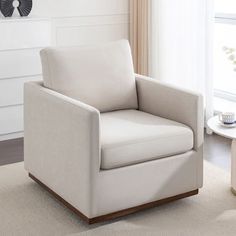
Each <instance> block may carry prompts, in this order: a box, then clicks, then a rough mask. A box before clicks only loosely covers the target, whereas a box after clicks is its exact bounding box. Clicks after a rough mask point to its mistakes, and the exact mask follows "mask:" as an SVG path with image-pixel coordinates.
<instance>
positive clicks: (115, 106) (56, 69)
mask: <svg viewBox="0 0 236 236" xmlns="http://www.w3.org/2000/svg"><path fill="white" fill-rule="evenodd" d="M40 54H41V61H42V68H43V79H44V86H45V87H47V88H50V89H52V90H55V91H57V92H59V93H62V94H64V95H66V96H69V97H71V98H74V99H77V100H80V101H82V102H84V103H87V104H89V105H91V106H94V107H95V108H97V109H98V110H100V111H101V112H107V111H113V110H120V109H136V108H137V107H138V102H137V93H136V85H135V74H134V69H133V62H132V56H131V50H130V46H129V43H128V41H127V40H120V41H116V42H111V43H107V44H102V45H93V46H82V47H70V48H46V49H43V50H42V51H41V53H40Z"/></svg>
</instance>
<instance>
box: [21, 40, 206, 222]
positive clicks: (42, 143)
mask: <svg viewBox="0 0 236 236" xmlns="http://www.w3.org/2000/svg"><path fill="white" fill-rule="evenodd" d="M41 57H42V65H43V76H44V82H30V83H26V84H25V92H24V96H25V98H24V99H25V106H24V107H25V114H24V116H25V141H24V143H25V168H26V170H27V171H28V172H29V175H30V177H32V178H33V179H34V180H35V181H37V182H38V183H40V184H41V185H42V186H44V187H45V188H47V189H48V190H49V191H50V192H51V193H53V194H54V195H55V196H56V197H57V198H58V199H59V200H61V201H62V202H63V203H64V204H66V205H67V206H68V207H70V208H71V209H72V210H73V211H75V212H76V213H77V214H79V215H80V216H81V217H82V218H83V219H85V220H86V221H87V222H88V223H95V222H99V221H103V220H108V219H111V218H114V217H118V216H122V215H126V214H130V213H132V212H135V211H138V210H141V209H144V208H148V207H153V206H156V205H159V204H162V203H165V202H169V201H173V200H175V199H179V198H183V197H187V196H191V195H194V194H197V192H198V189H199V188H200V187H201V186H202V176H203V172H202V171H203V167H202V164H203V152H202V151H203V147H202V146H203V101H202V96H201V95H199V94H196V93H193V92H190V91H185V90H182V89H179V88H175V87H172V86H169V85H166V84H164V83H161V82H158V81H156V80H154V79H151V78H147V77H144V76H140V75H136V76H135V74H134V72H133V66H132V59H131V53H130V48H129V45H128V42H127V41H125V40H122V41H118V42H114V43H109V44H105V45H100V46H91V47H75V48H49V49H44V50H43V51H42V53H41Z"/></svg>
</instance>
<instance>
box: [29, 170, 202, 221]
mask: <svg viewBox="0 0 236 236" xmlns="http://www.w3.org/2000/svg"><path fill="white" fill-rule="evenodd" d="M29 177H30V178H32V179H33V180H34V181H35V182H37V183H38V184H39V185H41V186H42V187H43V188H44V189H46V190H47V191H48V192H49V193H51V194H52V195H53V196H54V197H55V198H56V199H57V200H59V201H60V202H61V203H63V204H64V205H65V206H66V207H68V208H69V209H70V210H72V211H73V212H74V213H75V214H77V215H78V216H79V217H81V218H82V219H83V220H85V221H86V222H87V223H88V224H94V223H98V222H103V221H107V220H111V219H114V218H118V217H121V216H125V215H129V214H132V213H135V212H138V211H141V210H144V209H148V208H153V207H156V206H160V205H162V204H165V203H168V202H172V201H175V200H178V199H181V198H186V197H190V196H193V195H196V194H198V189H196V190H193V191H191V192H187V193H183V194H179V195H176V196H173V197H168V198H165V199H161V200H158V201H155V202H150V203H146V204H143V205H139V206H136V207H131V208H128V209H124V210H121V211H117V212H113V213H110V214H107V215H102V216H97V217H94V218H88V217H87V216H85V215H84V214H83V213H81V212H80V211H79V210H78V209H76V208H75V207H73V206H72V205H71V204H70V203H68V202H67V201H66V200H64V199H63V198H62V197H60V196H59V195H58V194H57V193H55V192H54V191H52V190H51V189H50V188H49V187H47V186H46V185H45V184H43V183H42V182H41V181H40V180H38V179H37V178H35V177H34V176H33V175H32V174H30V173H29Z"/></svg>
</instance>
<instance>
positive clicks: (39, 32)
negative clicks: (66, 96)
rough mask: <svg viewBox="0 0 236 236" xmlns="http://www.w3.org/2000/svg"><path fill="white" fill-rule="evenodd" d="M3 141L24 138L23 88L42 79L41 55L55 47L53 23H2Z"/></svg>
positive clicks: (0, 111) (0, 94) (38, 20)
mask: <svg viewBox="0 0 236 236" xmlns="http://www.w3.org/2000/svg"><path fill="white" fill-rule="evenodd" d="M0 32H1V36H0V141H1V140H4V139H10V138H17V137H20V136H22V135H23V130H24V129H23V85H24V82H27V81H34V80H38V79H40V78H41V74H42V67H41V61H40V55H39V51H40V50H41V49H42V48H44V47H47V46H50V45H51V40H52V37H51V33H52V30H51V19H49V18H38V17H25V18H14V17H13V18H1V19H0Z"/></svg>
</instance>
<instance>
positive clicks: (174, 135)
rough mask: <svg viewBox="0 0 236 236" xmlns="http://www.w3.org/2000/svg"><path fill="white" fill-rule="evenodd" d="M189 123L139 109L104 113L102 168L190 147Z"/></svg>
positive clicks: (162, 155) (151, 158) (135, 161)
mask: <svg viewBox="0 0 236 236" xmlns="http://www.w3.org/2000/svg"><path fill="white" fill-rule="evenodd" d="M192 148H193V132H192V130H191V129H190V128H189V127H187V126H186V125H183V124H180V123H177V122H175V121H171V120H167V119H164V118H161V117H158V116H154V115H151V114H148V113H145V112H141V111H137V110H121V111H114V112H108V113H103V114H101V150H102V153H101V168H102V169H112V168H117V167H122V166H126V165H131V164H137V163H141V162H145V161H150V160H155V159H158V158H162V157H167V156H172V155H176V154H180V153H184V152H187V151H190V150H191V149H192Z"/></svg>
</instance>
